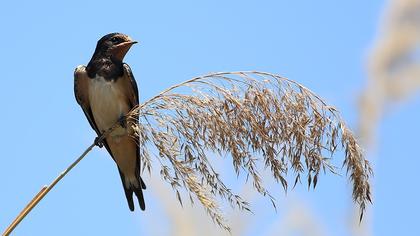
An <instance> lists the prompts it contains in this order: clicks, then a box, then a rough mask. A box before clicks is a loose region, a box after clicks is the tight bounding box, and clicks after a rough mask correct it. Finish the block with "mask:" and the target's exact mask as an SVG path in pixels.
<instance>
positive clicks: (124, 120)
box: [118, 116, 127, 129]
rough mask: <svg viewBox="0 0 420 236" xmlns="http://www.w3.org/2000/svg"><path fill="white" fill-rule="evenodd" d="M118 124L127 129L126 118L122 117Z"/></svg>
mask: <svg viewBox="0 0 420 236" xmlns="http://www.w3.org/2000/svg"><path fill="white" fill-rule="evenodd" d="M118 123H120V126H121V127H123V128H124V129H125V128H127V118H126V117H125V116H120V118H119V119H118Z"/></svg>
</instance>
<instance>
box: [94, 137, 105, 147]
mask: <svg viewBox="0 0 420 236" xmlns="http://www.w3.org/2000/svg"><path fill="white" fill-rule="evenodd" d="M95 145H96V146H98V147H99V148H102V147H103V146H104V143H103V142H102V140H99V137H96V138H95Z"/></svg>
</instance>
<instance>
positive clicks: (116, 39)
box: [111, 38, 120, 43]
mask: <svg viewBox="0 0 420 236" xmlns="http://www.w3.org/2000/svg"><path fill="white" fill-rule="evenodd" d="M111 42H113V43H118V42H120V39H119V38H112V39H111Z"/></svg>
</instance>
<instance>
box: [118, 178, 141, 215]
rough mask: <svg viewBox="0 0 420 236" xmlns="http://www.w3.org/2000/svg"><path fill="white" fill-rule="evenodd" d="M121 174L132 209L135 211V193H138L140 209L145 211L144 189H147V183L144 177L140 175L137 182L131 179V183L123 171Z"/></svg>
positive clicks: (129, 205)
mask: <svg viewBox="0 0 420 236" xmlns="http://www.w3.org/2000/svg"><path fill="white" fill-rule="evenodd" d="M120 176H121V181H122V184H123V187H124V193H125V197H126V198H127V203H128V207H129V208H130V211H134V201H133V193H135V194H136V197H137V200H138V202H139V206H140V209H142V210H143V211H144V210H145V209H146V205H145V203H144V196H143V189H146V184H145V183H144V181H143V179H142V178H141V177H140V176H139V177H138V178H137V179H136V183H132V182H131V181H130V183H127V181H126V178H125V177H124V174H123V173H122V172H121V171H120Z"/></svg>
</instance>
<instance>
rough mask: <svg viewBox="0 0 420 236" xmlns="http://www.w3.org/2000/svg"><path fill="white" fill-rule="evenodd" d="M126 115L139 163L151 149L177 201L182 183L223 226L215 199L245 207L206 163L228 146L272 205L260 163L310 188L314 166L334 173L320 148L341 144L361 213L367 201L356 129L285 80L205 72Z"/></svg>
mask: <svg viewBox="0 0 420 236" xmlns="http://www.w3.org/2000/svg"><path fill="white" fill-rule="evenodd" d="M137 117H138V119H137ZM128 118H129V119H128V120H129V121H131V124H133V126H134V130H135V136H136V137H135V139H136V140H138V141H139V146H140V149H141V157H142V167H143V170H144V169H145V168H146V169H147V170H148V171H149V172H150V171H151V166H152V164H151V158H150V157H151V155H152V154H153V153H156V155H155V156H156V157H157V159H158V160H159V163H160V165H161V171H160V173H161V175H162V177H163V179H164V180H165V181H166V182H168V183H169V184H170V185H171V186H172V188H173V189H174V191H175V194H176V197H177V199H178V200H179V202H180V204H181V205H182V197H181V195H180V192H179V191H180V190H182V189H185V190H186V191H187V192H188V194H189V196H190V200H191V201H192V202H193V196H195V197H196V198H197V199H198V200H199V202H200V203H201V204H202V205H203V206H204V208H205V209H206V210H207V212H208V214H209V215H210V217H211V218H212V219H213V220H214V221H215V222H216V223H217V224H218V225H220V226H221V227H223V228H224V229H226V230H228V231H229V230H230V228H229V226H228V225H227V224H226V222H225V220H224V219H223V215H222V214H221V212H220V209H219V204H218V202H217V199H218V198H220V199H222V200H225V201H227V202H229V203H230V204H231V206H232V207H237V208H239V209H242V210H248V211H249V210H250V209H249V206H248V203H247V202H246V201H244V200H243V199H242V198H241V197H240V196H239V195H237V194H234V193H233V192H232V191H231V189H229V188H228V187H227V186H226V185H225V184H224V183H223V181H222V180H221V179H220V177H219V174H218V173H217V171H216V170H215V169H213V166H212V165H211V164H210V162H209V160H208V156H207V153H208V152H210V151H211V152H215V153H217V154H219V155H221V156H226V155H225V154H230V156H231V157H232V162H233V166H234V171H235V172H236V174H239V172H240V171H245V172H246V173H247V175H248V178H249V179H250V180H251V181H252V183H253V186H254V188H255V189H256V191H258V192H259V193H260V194H262V195H264V196H268V197H269V198H270V200H271V201H272V202H273V206H275V204H274V199H273V197H272V196H271V195H270V193H269V192H268V190H267V189H266V188H265V186H264V184H263V183H262V179H261V177H260V176H261V175H260V171H262V170H261V166H265V168H268V169H269V170H270V171H271V174H272V176H273V178H274V179H275V180H276V181H277V182H279V183H280V184H281V185H282V186H283V188H284V189H285V190H287V189H288V187H289V183H288V182H287V179H286V175H287V174H288V172H289V171H290V170H292V171H293V172H294V173H295V182H294V184H296V183H297V182H298V181H299V180H300V178H301V177H302V176H303V175H306V177H307V180H308V187H311V186H313V187H314V188H315V186H316V184H317V181H318V176H319V173H320V172H321V170H322V171H324V172H325V171H326V170H328V171H331V172H333V173H335V168H334V167H333V166H332V165H331V164H330V162H329V160H330V158H327V157H326V156H332V155H333V154H334V153H335V152H336V150H337V149H339V148H342V149H343V150H344V153H345V157H344V161H343V166H344V167H346V169H347V172H348V174H349V178H350V180H351V182H352V184H353V199H354V201H355V202H356V203H357V204H358V205H359V207H360V210H361V215H360V219H362V216H363V212H364V211H365V208H366V204H367V202H371V193H370V185H369V177H370V176H371V175H372V169H371V167H370V165H369V163H368V161H367V160H365V159H364V157H363V153H362V149H361V148H360V146H359V145H358V143H357V141H356V139H355V137H354V136H353V134H352V133H351V131H350V130H349V129H348V128H347V127H346V125H345V124H344V122H343V120H342V119H341V118H340V115H339V114H338V112H337V110H335V109H334V108H333V107H331V106H328V105H327V104H326V103H325V102H324V101H323V100H322V99H321V98H319V97H318V96H317V95H316V94H315V93H313V92H311V91H310V90H309V89H307V88H305V87H304V86H302V85H300V84H298V83H296V82H294V81H292V80H289V79H286V78H283V77H280V76H277V75H274V74H269V73H264V72H256V71H252V72H221V73H212V74H209V75H205V76H201V77H196V78H193V79H191V80H188V81H186V82H184V83H181V84H178V85H175V86H173V87H170V88H169V89H167V90H165V91H163V92H162V93H160V94H158V95H157V96H155V97H153V98H151V99H150V100H148V101H146V102H144V103H143V104H141V105H140V106H139V107H136V108H135V109H133V110H132V111H131V112H130V113H129V116H128ZM150 144H152V145H150ZM261 163H263V165H261ZM259 167H260V168H259Z"/></svg>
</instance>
